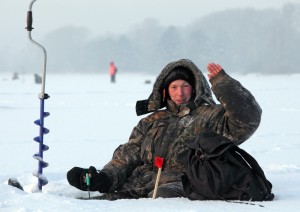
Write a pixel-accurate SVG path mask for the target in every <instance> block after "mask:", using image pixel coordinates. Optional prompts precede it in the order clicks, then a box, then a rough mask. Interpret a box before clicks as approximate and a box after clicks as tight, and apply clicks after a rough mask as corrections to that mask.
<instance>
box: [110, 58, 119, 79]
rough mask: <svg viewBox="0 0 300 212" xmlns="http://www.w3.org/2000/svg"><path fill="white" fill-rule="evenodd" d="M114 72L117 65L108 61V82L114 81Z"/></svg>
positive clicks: (115, 72)
mask: <svg viewBox="0 0 300 212" xmlns="http://www.w3.org/2000/svg"><path fill="white" fill-rule="evenodd" d="M116 74H117V67H116V65H115V63H114V62H110V64H109V75H110V82H111V83H115V82H116Z"/></svg>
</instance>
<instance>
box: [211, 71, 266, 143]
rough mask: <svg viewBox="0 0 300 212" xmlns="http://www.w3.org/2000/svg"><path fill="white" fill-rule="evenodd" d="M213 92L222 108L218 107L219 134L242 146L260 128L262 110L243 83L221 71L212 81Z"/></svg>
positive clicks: (217, 124) (216, 125)
mask: <svg viewBox="0 0 300 212" xmlns="http://www.w3.org/2000/svg"><path fill="white" fill-rule="evenodd" d="M210 82H211V84H212V88H211V89H212V91H213V93H214V94H215V96H216V98H217V99H218V101H219V102H220V103H221V105H222V107H216V108H215V110H216V111H218V114H217V115H216V116H218V117H215V118H217V120H214V122H215V123H214V128H215V130H216V131H217V133H222V134H223V135H224V136H226V137H228V138H229V139H231V140H233V141H234V142H235V143H236V144H241V143H242V142H244V141H245V140H247V139H248V138H249V137H250V136H251V135H252V134H253V133H254V132H255V130H256V129H257V128H258V126H259V124H260V120H261V113H262V110H261V108H260V106H259V105H258V103H257V102H256V100H255V98H254V97H253V95H252V94H251V93H250V92H249V91H248V90H247V89H246V88H244V87H243V86H242V85H241V83H239V82H238V81H237V80H235V79H233V78H231V77H230V76H229V75H227V74H226V73H225V71H223V70H222V71H221V72H220V73H219V74H218V75H217V76H216V77H214V78H212V79H211V80H210Z"/></svg>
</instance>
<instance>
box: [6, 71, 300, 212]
mask: <svg viewBox="0 0 300 212" xmlns="http://www.w3.org/2000/svg"><path fill="white" fill-rule="evenodd" d="M227 72H228V73H229V71H227ZM155 77H156V76H148V75H142V74H136V75H125V74H123V75H122V74H119V75H118V76H117V83H116V84H111V83H110V81H109V76H108V75H100V74H99V75H97V74H83V75H79V74H64V75H54V74H48V75H47V80H46V93H48V94H49V95H50V98H49V99H47V100H46V101H45V111H46V112H50V116H49V117H47V118H45V122H44V123H45V127H46V128H48V129H49V130H50V133H49V134H47V135H45V136H44V144H46V145H47V146H49V150H48V151H45V152H44V160H45V161H46V162H48V163H49V167H47V168H45V169H43V174H44V176H45V177H46V178H47V179H48V181H49V183H48V184H47V185H46V186H44V187H43V191H42V192H37V193H33V192H32V190H34V188H36V184H37V178H36V177H34V176H33V175H32V173H34V172H36V170H37V160H35V159H33V157H32V156H33V155H34V154H35V153H36V152H38V143H36V142H35V141H33V138H34V137H36V136H38V133H39V128H38V126H37V125H35V124H34V123H33V122H34V121H35V120H37V119H39V105H40V102H39V101H40V100H39V99H38V94H39V93H40V90H41V85H38V84H35V83H34V77H33V75H30V74H27V75H26V74H22V75H20V79H19V80H12V74H10V73H1V74H0V96H1V98H0V118H1V121H0V135H1V139H0V146H1V148H0V155H1V160H0V167H1V173H0V210H1V211H89V210H90V211H145V212H146V211H221V210H222V211H254V210H255V211H299V210H300V195H299V194H300V186H299V185H300V143H299V137H300V129H299V120H300V100H299V97H300V85H299V81H300V75H273V76H262V75H258V74H250V75H246V76H240V75H233V77H234V78H236V79H238V80H239V81H240V82H241V83H242V84H243V85H244V86H245V87H246V88H248V89H249V90H250V91H251V92H252V94H253V95H254V96H255V97H256V99H257V101H258V102H259V103H260V105H261V107H262V109H263V116H262V122H261V125H260V127H259V129H258V130H257V131H256V132H255V134H254V135H253V136H252V137H251V138H250V139H249V140H248V141H246V142H245V143H244V144H242V145H241V147H242V148H243V149H245V150H246V151H248V152H249V153H250V154H251V155H253V156H254V157H255V158H256V159H257V160H258V162H259V164H260V165H261V166H262V168H263V169H264V171H265V174H266V176H267V178H268V179H269V180H270V181H271V182H272V184H273V192H274V194H275V195H276V199H275V201H272V202H255V203H254V204H255V205H249V204H239V203H232V202H223V201H190V200H188V199H184V198H176V199H161V198H158V199H155V200H153V199H139V200H117V201H106V200H90V201H83V200H78V199H76V198H75V197H82V196H84V197H87V196H88V193H87V192H82V191H79V190H77V189H75V188H73V187H71V186H69V184H68V183H67V180H66V172H67V171H68V170H69V169H71V168H72V167H74V166H80V167H89V166H90V165H94V166H96V167H97V168H99V169H100V168H101V167H103V166H104V165H105V164H106V163H107V162H108V161H109V160H110V158H111V156H112V153H113V151H114V149H115V148H116V147H118V145H120V144H121V143H125V142H127V139H128V137H129V135H130V132H131V130H132V128H133V127H134V126H135V125H136V124H137V122H138V121H139V120H140V118H141V117H137V116H136V114H135V102H136V101H137V100H142V99H145V98H147V97H148V96H149V94H150V91H151V89H152V84H146V83H145V81H146V80H151V82H152V83H153V82H154V80H155ZM142 117H143V116H142ZM9 178H16V179H18V180H19V182H20V183H21V184H22V186H23V187H24V190H25V192H23V191H21V190H19V189H16V188H14V187H11V186H8V184H7V180H8V179H9ZM97 194H98V193H97V192H93V193H92V195H97ZM261 206H264V207H261Z"/></svg>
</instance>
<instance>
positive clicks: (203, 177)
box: [178, 132, 274, 201]
mask: <svg viewBox="0 0 300 212" xmlns="http://www.w3.org/2000/svg"><path fill="white" fill-rule="evenodd" d="M186 146H187V147H188V150H187V151H185V152H184V153H182V154H180V155H179V158H178V159H179V161H180V162H181V163H183V164H184V165H185V167H186V174H185V175H183V176H182V183H183V188H184V190H185V192H186V195H187V197H188V198H189V199H191V200H247V201H266V200H273V199H274V194H273V193H271V189H272V184H271V183H270V182H269V181H268V180H267V179H266V177H265V174H264V172H263V170H262V169H261V167H260V166H259V164H258V163H257V161H256V160H255V159H254V158H253V157H252V156H251V155H249V154H248V153H247V152H246V151H244V150H242V149H240V148H239V147H237V146H236V145H234V144H233V143H232V142H231V141H230V140H228V139H227V138H225V137H223V136H221V135H218V134H216V133H214V132H205V133H202V134H199V135H198V136H197V137H196V138H195V140H194V141H192V142H187V144H186Z"/></svg>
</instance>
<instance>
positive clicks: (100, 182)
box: [67, 166, 112, 193]
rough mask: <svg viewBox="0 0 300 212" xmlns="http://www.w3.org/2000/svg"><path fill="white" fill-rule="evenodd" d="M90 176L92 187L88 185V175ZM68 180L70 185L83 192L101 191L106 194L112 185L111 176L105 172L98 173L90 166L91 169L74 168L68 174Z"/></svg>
mask: <svg viewBox="0 0 300 212" xmlns="http://www.w3.org/2000/svg"><path fill="white" fill-rule="evenodd" d="M87 173H88V174H89V175H90V187H88V186H87V184H86V179H85V178H86V174H87ZM67 179H68V182H69V183H70V185H72V186H74V187H76V188H78V189H80V190H82V191H87V190H88V189H89V190H90V191H99V192H101V193H105V192H107V191H108V190H109V188H110V186H111V185H112V182H111V180H110V179H109V176H108V175H107V174H106V173H105V172H99V173H98V172H97V170H96V168H95V167H93V166H90V168H89V169H83V168H80V167H74V168H72V169H71V170H70V171H68V173H67Z"/></svg>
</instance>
